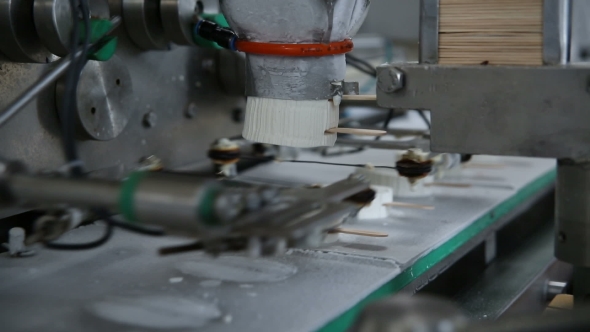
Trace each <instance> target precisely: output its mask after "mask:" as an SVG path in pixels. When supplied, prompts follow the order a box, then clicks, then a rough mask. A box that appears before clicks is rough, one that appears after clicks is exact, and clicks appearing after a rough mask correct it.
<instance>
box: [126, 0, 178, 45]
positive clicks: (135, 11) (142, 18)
mask: <svg viewBox="0 0 590 332" xmlns="http://www.w3.org/2000/svg"><path fill="white" fill-rule="evenodd" d="M158 4H159V2H158V1H150V0H123V22H124V23H125V29H127V33H128V34H129V37H131V40H133V42H134V43H135V44H137V46H139V47H141V48H143V49H146V50H153V49H156V50H163V49H167V48H168V40H167V38H166V36H165V35H164V28H163V27H162V22H161V20H160V13H159V9H158Z"/></svg>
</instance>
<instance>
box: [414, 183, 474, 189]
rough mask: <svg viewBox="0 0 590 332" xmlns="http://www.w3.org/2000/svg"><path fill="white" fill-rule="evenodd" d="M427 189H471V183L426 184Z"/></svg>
mask: <svg viewBox="0 0 590 332" xmlns="http://www.w3.org/2000/svg"><path fill="white" fill-rule="evenodd" d="M424 186H426V187H449V188H471V186H472V185H471V184H470V183H450V182H432V183H426V184H424Z"/></svg>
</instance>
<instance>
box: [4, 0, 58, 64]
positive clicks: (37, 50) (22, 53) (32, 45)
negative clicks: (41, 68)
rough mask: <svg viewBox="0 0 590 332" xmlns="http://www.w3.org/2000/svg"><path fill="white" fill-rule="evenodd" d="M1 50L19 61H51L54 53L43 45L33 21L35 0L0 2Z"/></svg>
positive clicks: (6, 0) (13, 59)
mask: <svg viewBox="0 0 590 332" xmlns="http://www.w3.org/2000/svg"><path fill="white" fill-rule="evenodd" d="M0 36H2V38H1V39H0V52H2V53H4V55H6V56H7V57H8V58H10V60H12V61H17V62H39V63H46V62H49V61H50V59H51V57H52V54H51V53H50V52H49V51H48V50H47V49H46V48H45V46H43V44H42V43H41V39H39V36H38V35H37V30H35V23H34V21H33V0H3V1H1V2H0Z"/></svg>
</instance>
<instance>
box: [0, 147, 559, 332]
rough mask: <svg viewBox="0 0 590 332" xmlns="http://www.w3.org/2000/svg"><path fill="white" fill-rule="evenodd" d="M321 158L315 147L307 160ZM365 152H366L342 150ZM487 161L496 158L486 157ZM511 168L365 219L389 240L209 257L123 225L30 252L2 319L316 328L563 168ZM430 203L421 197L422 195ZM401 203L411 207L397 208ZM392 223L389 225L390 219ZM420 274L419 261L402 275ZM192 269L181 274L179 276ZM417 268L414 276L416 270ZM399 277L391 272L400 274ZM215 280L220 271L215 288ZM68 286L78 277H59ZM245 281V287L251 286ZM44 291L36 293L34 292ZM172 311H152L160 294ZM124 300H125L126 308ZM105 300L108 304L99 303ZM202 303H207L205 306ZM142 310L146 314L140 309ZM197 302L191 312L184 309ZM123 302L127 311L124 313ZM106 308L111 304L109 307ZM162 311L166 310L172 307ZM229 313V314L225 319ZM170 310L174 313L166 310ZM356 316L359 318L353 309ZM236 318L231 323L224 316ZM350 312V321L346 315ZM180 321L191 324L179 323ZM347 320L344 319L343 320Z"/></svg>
mask: <svg viewBox="0 0 590 332" xmlns="http://www.w3.org/2000/svg"><path fill="white" fill-rule="evenodd" d="M365 152H367V153H362V154H361V156H362V158H363V159H366V160H367V161H370V162H373V163H374V164H376V165H377V164H383V163H384V162H385V161H386V160H389V159H390V158H391V156H389V155H386V154H384V153H383V152H382V151H371V150H369V151H365ZM303 158H305V159H306V160H307V159H308V158H310V155H309V153H305V154H304V155H303V156H302V159H303ZM346 158H358V155H355V156H352V157H350V156H348V157H342V158H340V157H339V158H338V162H340V161H342V162H346V161H347V160H350V159H346ZM478 158H480V157H479V156H476V157H475V160H476V161H477V162H482V163H484V162H491V161H490V160H488V159H485V158H484V157H481V159H478ZM496 162H497V163H503V164H505V165H506V167H505V168H504V169H502V170H493V169H488V170H481V169H479V170H469V169H465V170H463V171H462V172H463V174H462V176H463V177H464V178H465V179H467V180H466V181H476V178H477V176H478V175H479V176H482V174H483V175H486V176H488V177H489V178H495V179H496V180H487V181H495V182H496V183H498V182H499V183H507V182H509V183H512V184H513V185H514V189H513V190H507V189H489V188H487V189H481V188H475V187H474V188H462V189H460V188H444V189H443V188H435V190H434V196H433V198H431V199H426V198H425V199H423V200H421V202H422V203H423V204H430V205H435V206H436V210H434V211H423V210H419V211H418V210H416V211H414V210H411V211H410V210H408V211H401V212H403V215H398V216H395V217H390V218H388V219H383V220H372V221H361V222H359V223H358V224H356V225H354V226H353V225H351V228H352V227H354V228H357V229H367V230H375V231H380V232H387V233H389V237H388V238H366V237H356V236H352V235H343V234H341V235H339V238H338V242H337V243H335V244H333V245H326V247H325V248H322V250H293V251H289V252H288V253H287V254H286V255H284V256H280V257H273V258H266V259H250V258H247V257H244V256H240V255H230V256H228V255H222V256H220V257H217V258H210V257H206V256H205V255H202V254H200V253H194V252H193V253H185V254H179V255H172V256H167V257H161V256H158V255H157V254H156V251H157V249H158V248H161V247H163V246H171V245H178V244H185V243H186V242H184V241H182V240H179V239H174V238H170V237H164V238H149V239H147V238H145V237H144V236H140V235H136V234H131V233H127V232H125V231H118V232H116V233H115V235H114V238H113V239H112V240H111V242H109V243H108V245H106V246H104V247H101V248H98V249H96V250H90V251H83V252H82V251H81V252H67V253H66V252H56V251H42V252H41V254H40V255H38V256H36V257H31V258H28V259H22V260H13V259H8V258H5V257H0V273H1V274H2V277H3V280H4V282H3V283H2V284H1V285H0V288H1V292H2V294H3V296H2V297H0V304H1V305H2V307H3V308H4V310H2V311H0V321H2V322H3V327H4V328H5V329H8V330H16V331H38V330H39V327H40V326H42V327H43V330H44V331H47V332H54V331H63V330H72V331H79V330H84V331H90V332H93V331H104V330H108V331H113V332H119V331H129V330H130V329H135V330H145V329H149V328H153V327H154V324H152V323H151V321H149V320H148V318H152V317H157V321H159V322H167V323H170V324H174V325H172V326H173V327H169V326H170V325H167V327H166V328H168V329H172V328H176V329H179V330H182V329H185V330H195V329H200V330H202V331H208V332H212V331H217V332H221V331H235V330H240V331H244V332H248V331H286V332H288V331H315V330H318V329H320V328H322V327H323V326H326V324H327V323H329V322H330V321H332V320H333V319H335V318H336V317H338V316H340V315H342V314H343V313H345V312H347V310H349V309H351V308H352V307H353V306H355V305H356V304H358V303H359V302H360V301H361V300H363V299H365V298H366V297H367V296H368V295H369V294H371V293H372V292H373V291H374V290H376V289H379V288H380V287H381V286H383V285H385V284H387V285H388V286H387V288H388V289H389V288H390V287H394V286H393V285H397V283H398V282H399V283H403V282H402V280H401V279H398V280H396V279H394V278H396V277H399V276H401V273H402V271H404V270H406V269H411V268H412V267H413V266H419V265H420V264H416V262H417V261H419V260H420V259H421V258H423V257H425V256H427V255H428V254H429V253H431V252H433V251H435V250H436V249H437V248H440V246H441V245H443V244H445V243H447V242H448V241H449V239H451V238H453V237H454V236H456V235H457V234H459V233H460V232H461V231H462V230H464V229H466V228H467V227H469V226H470V225H472V224H473V223H474V220H476V219H478V218H480V217H482V216H488V215H489V214H490V213H492V212H494V213H497V212H498V211H497V210H496V209H495V207H497V206H498V205H499V204H501V203H502V202H506V201H507V200H509V199H514V198H515V197H516V196H519V195H522V194H523V193H522V192H521V190H522V188H524V187H525V186H526V185H527V184H529V183H531V182H532V181H534V179H536V178H538V177H539V176H541V175H542V174H545V173H546V172H547V171H549V170H550V169H551V168H552V163H551V161H547V160H539V159H525V158H499V159H497V160H496ZM353 170H354V168H347V167H326V166H322V165H301V164H292V165H291V164H290V165H287V164H269V165H265V166H263V167H261V168H260V169H254V170H252V171H253V172H252V173H250V174H249V175H251V176H260V175H263V176H264V177H265V178H266V179H269V181H275V180H276V181H278V180H280V179H288V180H290V181H291V182H293V183H296V184H299V185H302V184H309V183H314V182H316V183H317V182H320V183H327V182H330V181H334V180H339V179H342V178H345V177H346V176H347V175H348V174H350V173H351V172H352V171H353ZM417 203H420V202H417ZM397 212H400V211H397ZM384 224H385V225H384ZM102 231H103V228H102V227H100V226H99V225H92V226H87V227H83V228H80V229H76V230H73V231H72V232H70V233H69V234H67V235H66V236H65V237H64V238H63V239H60V240H61V241H64V242H65V241H68V242H69V243H79V242H84V241H89V240H92V239H94V238H95V237H96V236H100V235H101V234H102ZM410 271H413V273H414V277H416V276H417V274H418V270H409V271H406V272H405V273H404V274H403V276H404V278H405V277H406V276H407V277H408V278H409V276H410ZM179 277H182V278H183V279H182V281H180V282H177V281H178V279H173V280H174V281H171V280H170V278H179ZM412 278H413V277H412ZM392 279H393V280H396V281H393V282H392V281H391V280H392ZM207 280H219V281H221V283H220V284H219V285H218V286H216V287H206V286H207V285H208V283H203V284H202V282H203V281H207ZM55 285H67V287H55ZM240 285H242V286H240ZM29 294H35V296H28V295H29ZM195 302H196V303H199V304H203V305H204V306H206V307H207V308H210V307H211V306H213V307H214V308H217V309H218V310H219V318H218V319H215V318H213V319H211V320H208V319H205V320H200V319H199V320H195V318H200V317H201V315H200V314H201V313H202V311H198V312H195V311H194V310H191V309H190V308H193V306H192V305H189V303H190V304H193V303H195ZM155 303H158V304H160V303H161V304H162V308H166V309H165V310H159V309H155V310H151V309H150V308H153V307H152V306H151V305H152V304H155ZM121 305H122V306H121ZM102 308H106V309H105V310H106V311H108V312H107V313H106V314H104V311H101V310H99V309H102ZM199 308H202V307H199ZM136 309H141V313H140V314H138V315H135V314H133V313H134V312H135V311H134V310H136ZM185 309H186V310H185ZM118 312H122V313H124V315H122V316H123V317H127V318H125V319H123V320H119V319H118V317H121V315H117V313H118ZM101 313H102V314H101ZM162 315H163V316H162ZM226 315H229V316H231V317H232V319H231V322H228V321H229V319H227V320H223V319H220V318H221V317H223V316H226ZM162 317H164V318H162ZM348 317H349V316H348ZM224 321H225V322H224ZM348 321H349V320H344V321H341V322H339V324H343V325H347V324H346V322H348ZM179 322H182V324H181V326H180V327H178V324H179ZM343 325H339V326H343Z"/></svg>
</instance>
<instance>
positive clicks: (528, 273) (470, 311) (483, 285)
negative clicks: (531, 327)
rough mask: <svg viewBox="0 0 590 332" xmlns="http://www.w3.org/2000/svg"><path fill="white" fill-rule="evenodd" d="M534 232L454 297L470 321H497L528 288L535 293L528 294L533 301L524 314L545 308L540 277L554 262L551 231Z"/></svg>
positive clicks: (550, 229)
mask: <svg viewBox="0 0 590 332" xmlns="http://www.w3.org/2000/svg"><path fill="white" fill-rule="evenodd" d="M537 233H538V234H537V235H536V236H535V237H533V238H532V239H531V238H528V239H526V240H523V243H521V245H520V247H517V248H516V249H513V250H512V253H511V254H508V255H506V256H504V257H501V258H499V259H498V260H496V261H495V262H493V263H491V264H490V265H488V266H487V267H486V268H485V271H484V272H483V273H482V274H481V275H479V276H478V278H477V280H475V281H474V282H473V284H472V285H471V286H467V285H466V287H465V289H464V290H463V291H461V292H459V294H456V295H455V296H453V298H454V300H455V301H456V303H458V305H459V306H460V307H461V309H462V310H463V312H465V313H466V314H467V316H468V317H469V318H471V319H474V320H485V319H489V320H496V319H498V318H500V317H501V316H502V315H503V314H504V312H506V311H507V310H509V309H510V307H511V305H512V304H513V303H514V301H515V300H517V299H518V298H519V297H520V296H521V295H522V294H523V293H524V292H526V291H527V290H528V289H529V288H533V289H532V291H533V292H534V294H531V295H529V296H531V297H532V300H533V301H532V303H530V304H529V306H530V308H529V309H528V310H527V312H534V311H537V312H539V311H543V310H544V309H545V307H546V305H547V300H546V297H545V295H546V294H545V282H546V280H545V279H543V278H539V276H540V275H542V274H543V272H544V271H545V270H546V269H547V268H548V267H549V266H551V265H552V264H553V263H554V262H555V258H554V257H553V230H552V228H551V227H543V229H542V230H540V231H539V232H537ZM529 235H530V234H529ZM514 313H516V312H514V311H513V314H514ZM521 313H522V312H521Z"/></svg>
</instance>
